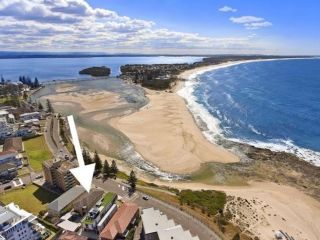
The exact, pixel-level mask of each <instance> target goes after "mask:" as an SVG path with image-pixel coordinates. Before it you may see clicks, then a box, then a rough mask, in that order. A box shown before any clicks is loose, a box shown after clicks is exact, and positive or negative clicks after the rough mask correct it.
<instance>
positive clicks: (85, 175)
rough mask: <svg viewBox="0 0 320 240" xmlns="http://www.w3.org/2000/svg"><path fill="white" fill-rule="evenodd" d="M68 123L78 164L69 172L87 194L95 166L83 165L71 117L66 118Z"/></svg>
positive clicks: (93, 164)
mask: <svg viewBox="0 0 320 240" xmlns="http://www.w3.org/2000/svg"><path fill="white" fill-rule="evenodd" d="M68 122H69V127H70V131H71V136H72V142H73V146H74V149H75V150H76V155H77V159H78V163H79V167H77V168H73V169H70V172H71V173H72V174H73V176H74V177H75V178H76V179H77V180H78V182H79V183H80V184H81V185H82V187H84V189H85V190H86V191H87V192H90V189H91V183H92V178H93V173H94V169H95V166H96V164H95V163H92V164H89V165H85V164H84V160H83V156H82V151H81V147H80V142H79V137H78V133H77V129H76V125H75V123H74V119H73V116H72V115H70V116H68Z"/></svg>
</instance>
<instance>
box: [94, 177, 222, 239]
mask: <svg viewBox="0 0 320 240" xmlns="http://www.w3.org/2000/svg"><path fill="white" fill-rule="evenodd" d="M93 182H94V184H95V185H96V186H97V187H100V188H103V189H104V190H106V191H110V192H115V193H117V194H118V195H119V196H121V197H122V198H123V199H124V200H125V201H132V202H135V203H137V204H138V205H139V206H140V207H141V208H150V207H153V208H155V209H159V210H160V211H161V212H163V213H164V214H166V215H167V216H168V218H169V219H173V220H174V221H175V223H176V224H180V225H181V226H182V227H183V229H184V230H189V231H190V232H191V234H192V235H193V236H195V235H197V236H198V237H199V239H201V240H217V239H220V238H219V237H218V236H217V235H216V234H215V233H214V232H213V231H212V230H211V229H209V228H208V227H207V226H206V225H204V224H203V223H201V222H200V221H198V220H197V219H195V218H193V217H192V216H190V215H189V214H187V213H185V212H183V211H181V210H180V209H178V208H175V207H173V206H171V205H169V204H166V203H164V202H162V201H159V200H158V199H154V198H151V197H149V200H147V201H146V200H143V199H142V196H144V195H145V194H143V193H140V192H136V193H134V194H133V195H132V196H131V197H129V196H128V191H127V190H126V189H127V185H126V184H123V183H120V182H117V181H114V180H107V181H105V182H103V181H102V180H101V179H94V181H93Z"/></svg>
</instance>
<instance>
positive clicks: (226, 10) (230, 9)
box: [218, 6, 237, 12]
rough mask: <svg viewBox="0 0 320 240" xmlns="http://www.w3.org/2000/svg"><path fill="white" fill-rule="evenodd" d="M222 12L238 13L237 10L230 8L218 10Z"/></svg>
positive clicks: (224, 7)
mask: <svg viewBox="0 0 320 240" xmlns="http://www.w3.org/2000/svg"><path fill="white" fill-rule="evenodd" d="M218 10H219V11H220V12H236V11H237V9H235V8H232V7H229V6H223V7H222V8H219V9H218Z"/></svg>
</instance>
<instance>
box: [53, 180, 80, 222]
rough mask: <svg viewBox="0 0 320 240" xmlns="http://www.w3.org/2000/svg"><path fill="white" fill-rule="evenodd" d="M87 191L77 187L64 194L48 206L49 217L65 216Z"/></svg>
mask: <svg viewBox="0 0 320 240" xmlns="http://www.w3.org/2000/svg"><path fill="white" fill-rule="evenodd" d="M85 191H86V190H85V189H84V188H83V187H82V186H79V185H77V186H74V187H73V188H71V189H70V190H68V191H67V192H65V193H63V194H62V195H61V196H60V197H58V198H56V199H55V200H54V201H52V202H51V203H49V204H48V213H49V215H50V216H56V217H59V216H61V215H63V214H64V213H66V212H67V211H68V210H69V208H71V207H72V203H73V202H74V201H75V200H76V199H77V198H78V197H80V196H81V195H82V194H83V193H84V192H85Z"/></svg>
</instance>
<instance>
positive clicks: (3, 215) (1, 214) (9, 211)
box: [0, 203, 32, 225]
mask: <svg viewBox="0 0 320 240" xmlns="http://www.w3.org/2000/svg"><path fill="white" fill-rule="evenodd" d="M29 217H32V214H31V213H29V212H27V211H25V210H23V209H20V208H19V207H18V206H16V205H15V204H14V203H9V204H8V205H7V206H5V207H2V206H0V225H1V224H4V223H6V222H10V223H12V224H15V223H16V222H18V221H20V220H21V219H25V218H29Z"/></svg>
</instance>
